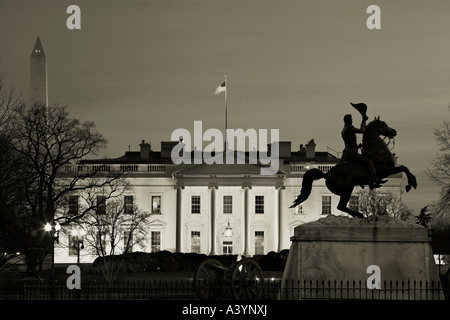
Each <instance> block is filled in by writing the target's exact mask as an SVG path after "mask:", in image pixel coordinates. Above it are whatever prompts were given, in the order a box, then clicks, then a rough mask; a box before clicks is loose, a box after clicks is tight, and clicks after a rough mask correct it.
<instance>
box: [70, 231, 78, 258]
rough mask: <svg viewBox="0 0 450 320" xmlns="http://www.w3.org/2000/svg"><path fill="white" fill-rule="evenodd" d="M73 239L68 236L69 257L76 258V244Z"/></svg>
mask: <svg viewBox="0 0 450 320" xmlns="http://www.w3.org/2000/svg"><path fill="white" fill-rule="evenodd" d="M74 239H75V237H74V236H72V235H71V234H69V256H76V255H78V248H77V244H76V242H75V241H74Z"/></svg>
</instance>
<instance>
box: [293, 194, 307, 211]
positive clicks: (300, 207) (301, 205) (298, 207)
mask: <svg viewBox="0 0 450 320" xmlns="http://www.w3.org/2000/svg"><path fill="white" fill-rule="evenodd" d="M295 199H297V197H295V198H294V201H295ZM294 214H305V212H304V211H303V203H300V204H299V205H298V206H296V207H295V208H294Z"/></svg>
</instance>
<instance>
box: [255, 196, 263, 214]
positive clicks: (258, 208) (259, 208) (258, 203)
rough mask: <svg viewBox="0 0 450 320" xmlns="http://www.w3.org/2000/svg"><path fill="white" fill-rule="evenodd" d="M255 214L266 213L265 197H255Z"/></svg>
mask: <svg viewBox="0 0 450 320" xmlns="http://www.w3.org/2000/svg"><path fill="white" fill-rule="evenodd" d="M255 213H264V196H255Z"/></svg>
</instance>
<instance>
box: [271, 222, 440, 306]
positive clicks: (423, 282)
mask: <svg viewBox="0 0 450 320" xmlns="http://www.w3.org/2000/svg"><path fill="white" fill-rule="evenodd" d="M291 241H292V244H291V249H290V251H289V256H288V259H287V262H286V267H285V270H284V273H283V279H282V287H281V290H280V295H279V297H280V299H283V300H285V299H295V300H297V299H401V300H405V299H407V300H409V299H414V300H416V299H417V300H430V299H431V300H440V299H444V294H443V292H442V289H441V286H440V282H439V275H438V271H437V267H436V265H435V262H434V258H433V252H432V249H431V238H430V237H429V235H428V230H427V229H425V228H423V227H422V226H419V225H417V224H413V223H405V222H402V221H400V220H396V219H393V218H389V217H371V218H369V219H352V218H347V217H338V216H332V215H330V216H327V217H325V218H322V219H319V220H318V221H315V222H310V223H306V224H304V225H300V226H298V227H296V228H295V232H294V236H293V237H291ZM369 267H370V268H369ZM368 268H369V269H368ZM378 268H379V269H378ZM376 269H378V270H379V272H378V271H374V270H376ZM377 274H378V275H379V277H378V279H380V280H381V281H380V284H379V285H376V284H375V282H376V279H377Z"/></svg>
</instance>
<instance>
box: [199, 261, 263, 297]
mask: <svg viewBox="0 0 450 320" xmlns="http://www.w3.org/2000/svg"><path fill="white" fill-rule="evenodd" d="M263 286H264V278H263V273H262V269H261V267H260V266H259V264H258V263H257V262H256V261H255V260H254V259H252V258H243V259H241V260H238V261H236V262H234V263H233V264H232V265H231V266H229V267H225V266H224V265H223V264H222V263H221V262H220V261H219V260H217V259H215V258H206V259H205V260H204V261H203V262H201V263H200V264H199V265H198V266H197V268H196V269H195V272H194V290H195V294H196V295H197V298H198V299H199V300H221V299H234V300H259V299H261V298H262V297H263Z"/></svg>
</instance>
